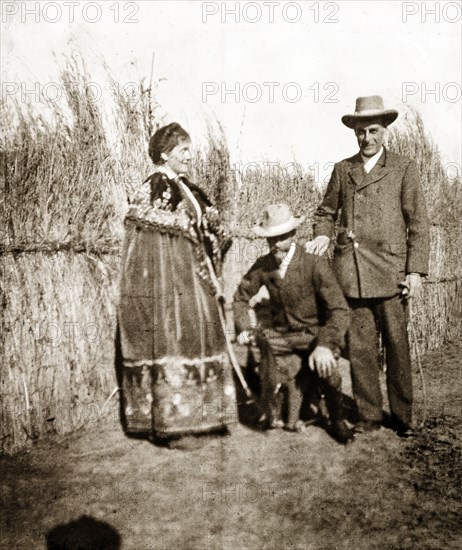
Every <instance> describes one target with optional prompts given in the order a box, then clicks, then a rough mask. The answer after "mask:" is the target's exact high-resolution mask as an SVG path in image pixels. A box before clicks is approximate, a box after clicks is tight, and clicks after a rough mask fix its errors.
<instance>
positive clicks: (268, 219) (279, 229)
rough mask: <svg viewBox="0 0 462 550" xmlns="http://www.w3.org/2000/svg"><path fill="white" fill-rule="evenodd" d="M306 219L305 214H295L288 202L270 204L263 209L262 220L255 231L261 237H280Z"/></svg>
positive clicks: (255, 227)
mask: <svg viewBox="0 0 462 550" xmlns="http://www.w3.org/2000/svg"><path fill="white" fill-rule="evenodd" d="M304 221H305V216H294V215H293V214H292V212H291V211H290V208H289V207H288V205H287V204H285V203H279V204H270V205H269V206H267V207H266V208H265V209H264V210H263V215H262V217H261V220H260V222H259V224H258V225H255V226H254V228H253V231H254V233H255V234H256V235H258V236H259V237H278V236H279V235H284V234H285V233H289V231H292V230H293V229H295V228H296V227H298V226H299V225H300V224H301V223H302V222H304ZM257 223H258V222H257Z"/></svg>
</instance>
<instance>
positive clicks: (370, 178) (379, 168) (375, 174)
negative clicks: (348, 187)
mask: <svg viewBox="0 0 462 550" xmlns="http://www.w3.org/2000/svg"><path fill="white" fill-rule="evenodd" d="M386 157H387V152H386V150H385V148H384V150H383V153H382V156H381V157H380V158H379V160H378V162H377V164H376V165H375V166H374V168H372V170H371V171H370V172H369V174H365V176H364V179H363V181H362V182H361V183H360V184H359V185H358V187H357V191H359V190H360V189H364V188H365V187H367V186H368V185H371V183H375V182H377V181H379V180H381V179H382V178H383V177H385V176H386V175H387V174H388V170H387V168H386V166H385V164H386Z"/></svg>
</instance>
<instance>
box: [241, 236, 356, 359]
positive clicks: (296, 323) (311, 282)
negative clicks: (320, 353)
mask: <svg viewBox="0 0 462 550" xmlns="http://www.w3.org/2000/svg"><path fill="white" fill-rule="evenodd" d="M263 285H265V286H266V288H267V289H268V292H269V295H270V304H271V308H272V313H273V316H272V318H273V320H274V327H275V328H278V329H280V330H281V331H282V332H291V331H305V332H307V333H309V334H311V335H313V339H315V338H316V339H317V340H316V344H317V345H319V346H325V347H328V348H330V349H331V350H332V351H333V352H334V353H335V352H338V351H339V349H340V348H341V347H342V346H343V343H344V337H345V333H346V330H347V328H348V306H347V303H346V300H345V298H344V297H343V294H342V291H341V289H340V287H339V285H338V282H337V280H336V278H335V275H334V273H333V271H332V270H331V268H330V267H329V264H328V262H327V260H326V259H325V258H320V257H319V256H314V255H311V254H308V253H306V252H305V251H304V250H303V248H301V247H299V246H298V245H297V247H296V250H295V254H294V256H293V258H292V260H291V262H290V264H289V266H288V269H287V272H286V274H285V277H284V278H283V279H282V280H281V278H280V276H279V271H278V264H277V262H276V260H275V258H274V256H273V254H271V253H269V254H267V255H266V256H262V257H261V258H259V259H258V260H257V261H256V262H255V264H254V265H253V266H252V267H251V268H250V270H249V272H248V273H247V274H246V275H245V276H244V278H243V280H242V282H241V284H240V285H239V288H238V289H237V291H236V294H235V296H234V318H235V324H236V328H237V331H238V332H241V331H243V330H249V329H250V320H249V315H248V313H249V300H250V299H251V298H252V296H254V295H255V294H257V292H258V291H259V289H260V288H261V287H262V286H263Z"/></svg>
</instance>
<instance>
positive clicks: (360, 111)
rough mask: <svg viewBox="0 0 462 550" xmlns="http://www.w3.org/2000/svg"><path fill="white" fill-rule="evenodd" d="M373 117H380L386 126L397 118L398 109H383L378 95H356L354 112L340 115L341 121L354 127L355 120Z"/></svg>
mask: <svg viewBox="0 0 462 550" xmlns="http://www.w3.org/2000/svg"><path fill="white" fill-rule="evenodd" d="M374 118H380V119H381V120H382V121H383V123H384V126H388V125H389V124H391V123H392V122H394V121H395V120H396V119H397V118H398V111H396V110H395V109H385V107H384V105H383V99H382V98H381V97H380V96H379V95H370V96H366V97H358V98H357V99H356V108H355V112H354V114H352V115H344V116H342V122H343V124H345V126H348V128H352V129H354V127H355V124H356V122H358V121H362V120H369V119H374Z"/></svg>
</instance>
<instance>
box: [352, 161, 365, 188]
mask: <svg viewBox="0 0 462 550" xmlns="http://www.w3.org/2000/svg"><path fill="white" fill-rule="evenodd" d="M348 174H349V176H350V178H351V180H352V181H353V183H354V184H355V185H357V186H359V185H361V184H362V182H363V180H364V178H365V176H366V173H365V172H364V164H363V159H362V158H361V155H360V154H359V153H358V154H357V155H355V156H354V157H353V162H352V167H351V168H350V170H349V171H348Z"/></svg>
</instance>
